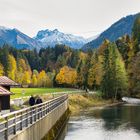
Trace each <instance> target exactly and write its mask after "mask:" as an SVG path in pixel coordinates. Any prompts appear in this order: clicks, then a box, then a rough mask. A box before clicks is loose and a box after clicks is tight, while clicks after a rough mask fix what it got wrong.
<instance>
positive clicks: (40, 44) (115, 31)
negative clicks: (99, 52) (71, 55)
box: [0, 14, 137, 50]
mask: <svg viewBox="0 0 140 140" xmlns="http://www.w3.org/2000/svg"><path fill="white" fill-rule="evenodd" d="M136 15H137V14H135V15H129V16H127V17H123V18H121V19H120V20H119V21H117V22H116V23H114V24H113V25H111V26H110V27H109V28H108V29H107V30H105V31H104V32H102V33H101V34H100V35H97V36H96V37H94V38H93V37H91V38H88V39H85V38H83V37H80V36H75V35H72V34H65V33H63V32H60V31H59V30H58V29H55V30H49V29H46V30H41V31H39V32H38V33H37V35H36V36H35V37H33V38H31V37H29V36H28V35H26V34H24V33H22V32H21V31H19V30H18V29H15V28H14V29H10V28H6V27H2V26H0V46H2V45H3V44H9V45H11V46H13V47H15V48H18V49H23V48H25V49H34V48H36V49H37V50H39V49H40V48H44V47H48V46H50V47H54V46H55V45H56V44H65V45H67V46H70V47H72V48H75V49H80V48H82V49H83V50H88V49H93V48H97V47H99V46H100V45H101V43H102V42H103V40H104V39H109V40H110V41H115V40H117V39H118V38H119V37H121V36H123V35H125V34H129V35H131V32H132V27H133V23H134V20H135V18H136Z"/></svg>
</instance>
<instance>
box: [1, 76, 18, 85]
mask: <svg viewBox="0 0 140 140" xmlns="http://www.w3.org/2000/svg"><path fill="white" fill-rule="evenodd" d="M0 86H19V84H17V83H16V82H14V81H13V80H11V79H9V78H8V77H6V76H0Z"/></svg>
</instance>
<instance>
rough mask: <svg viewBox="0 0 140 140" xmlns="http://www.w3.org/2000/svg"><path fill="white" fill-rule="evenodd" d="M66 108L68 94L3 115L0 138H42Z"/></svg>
mask: <svg viewBox="0 0 140 140" xmlns="http://www.w3.org/2000/svg"><path fill="white" fill-rule="evenodd" d="M67 110H68V95H62V96H59V97H57V98H54V99H52V100H50V101H47V102H44V103H42V104H39V105H35V106H33V107H29V108H26V109H22V110H19V111H15V112H12V113H9V114H6V115H3V116H2V117H1V122H0V140H42V139H43V140H44V138H45V137H46V135H47V134H48V133H49V131H50V130H51V129H52V128H53V127H54V125H56V123H57V122H58V121H59V120H60V118H61V117H62V116H63V115H64V114H65V112H67ZM45 140H46V139H45Z"/></svg>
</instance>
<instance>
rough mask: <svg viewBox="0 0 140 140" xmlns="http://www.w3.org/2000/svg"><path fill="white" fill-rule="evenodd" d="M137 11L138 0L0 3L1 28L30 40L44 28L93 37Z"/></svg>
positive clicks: (9, 0) (6, 0)
mask: <svg viewBox="0 0 140 140" xmlns="http://www.w3.org/2000/svg"><path fill="white" fill-rule="evenodd" d="M139 7H140V1H139V0H39V1H38V0H0V25H3V26H7V27H16V28H18V29H19V30H21V31H23V32H25V33H26V34H28V35H30V36H34V35H35V34H36V32H37V31H38V30H40V29H44V28H49V29H54V28H58V29H60V30H61V31H64V32H67V33H70V32H72V33H77V34H81V35H84V36H92V35H95V34H98V33H99V31H102V30H104V29H105V28H107V27H108V26H110V25H111V24H112V23H114V22H115V21H116V20H118V19H119V18H121V17H123V16H126V15H128V14H134V13H137V12H139ZM87 31H90V32H88V33H87ZM91 31H93V32H91ZM85 32H86V33H85Z"/></svg>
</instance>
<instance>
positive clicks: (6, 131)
mask: <svg viewBox="0 0 140 140" xmlns="http://www.w3.org/2000/svg"><path fill="white" fill-rule="evenodd" d="M5 120H6V123H5V127H6V130H5V140H8V117H6V118H5Z"/></svg>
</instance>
